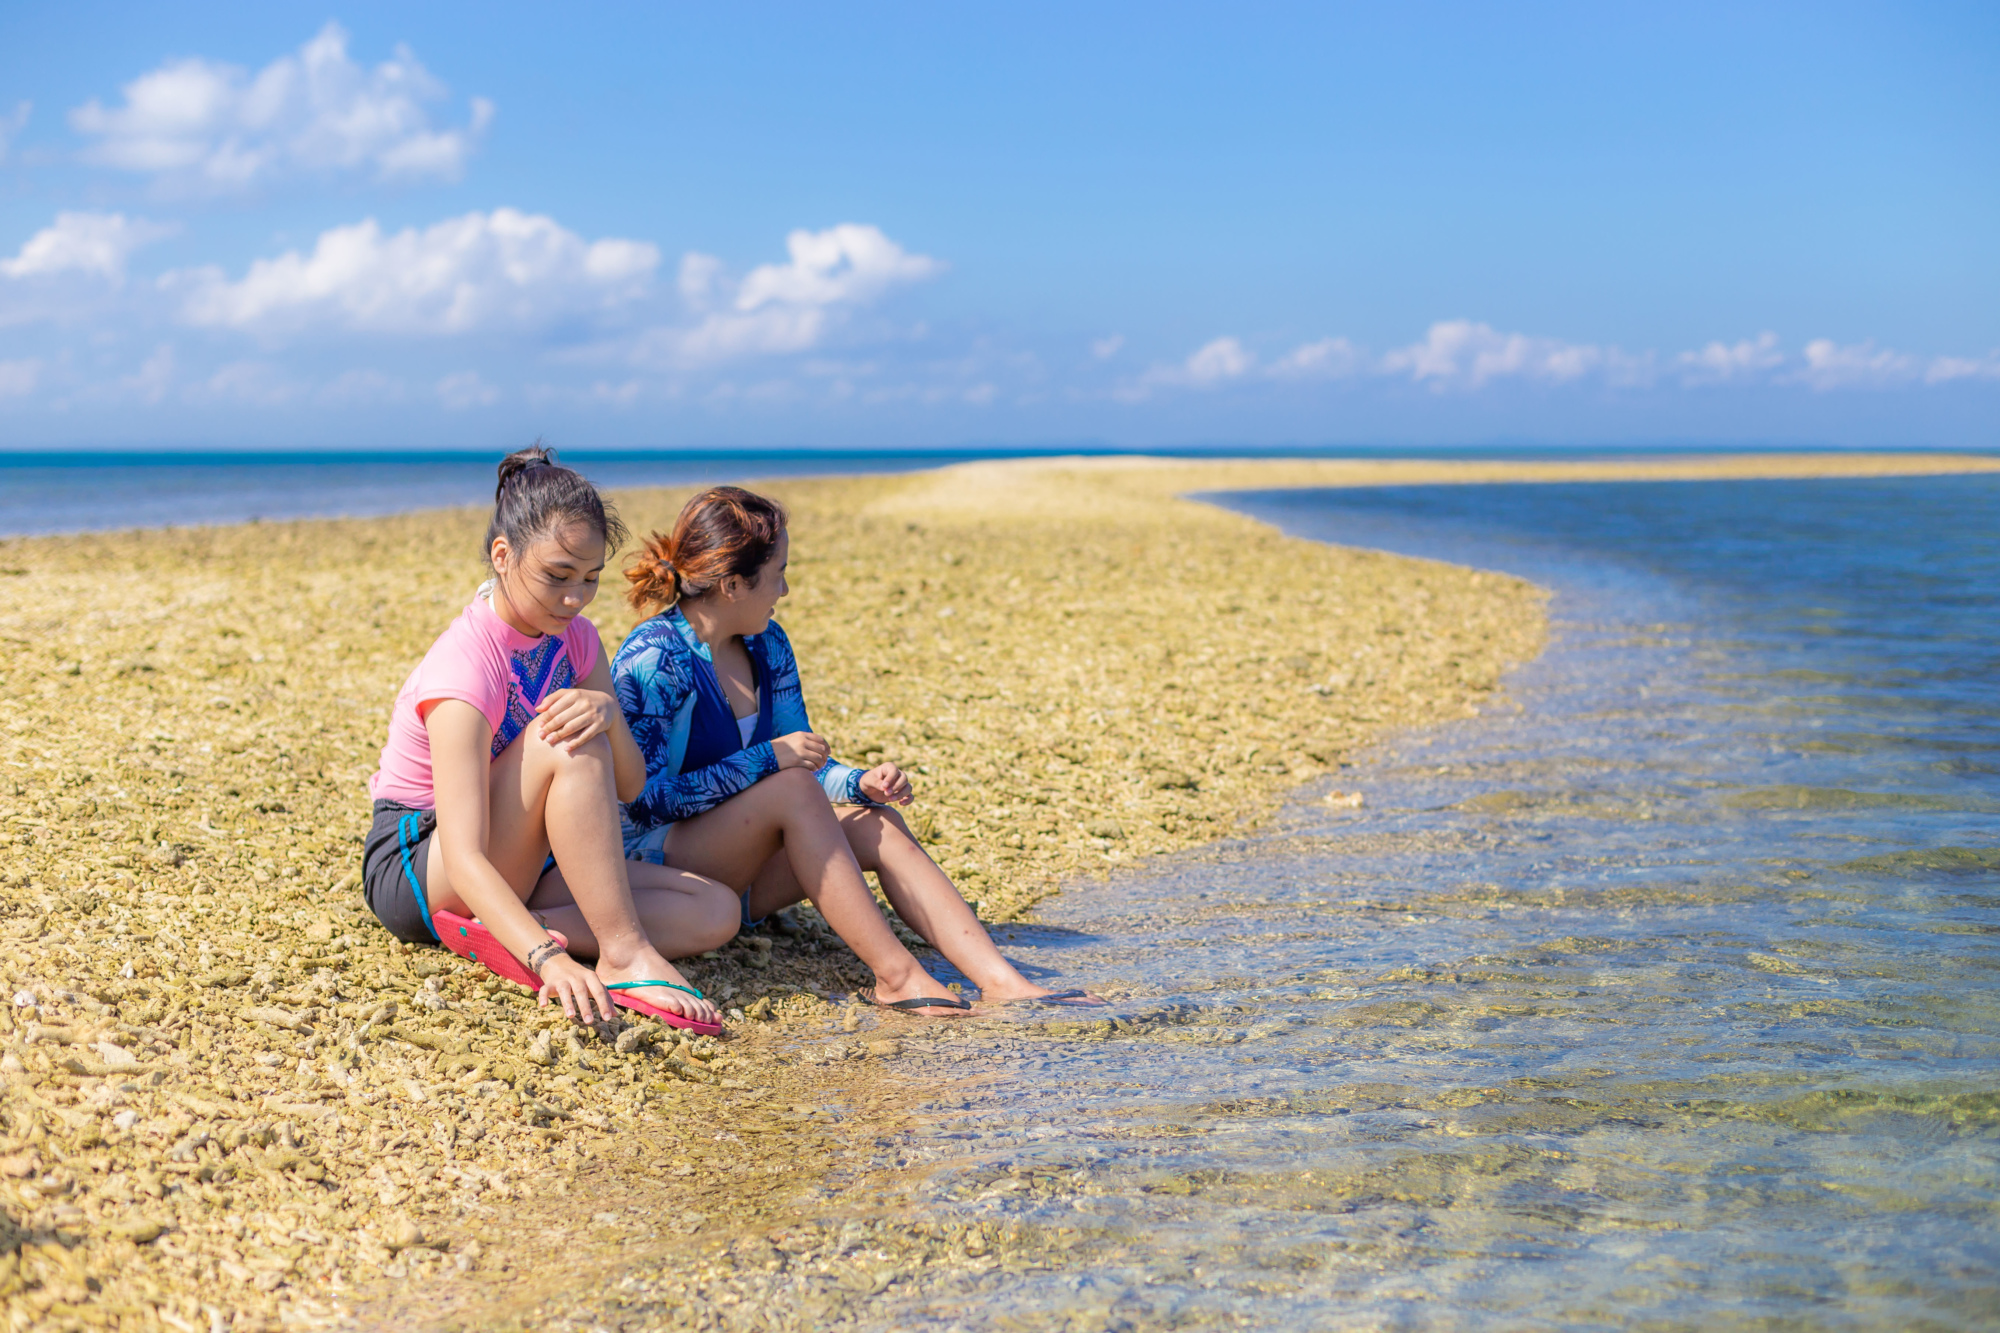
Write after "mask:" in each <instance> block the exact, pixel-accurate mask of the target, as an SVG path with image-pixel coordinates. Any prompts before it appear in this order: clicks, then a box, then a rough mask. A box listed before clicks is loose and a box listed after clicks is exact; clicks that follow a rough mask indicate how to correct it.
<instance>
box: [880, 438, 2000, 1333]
mask: <svg viewBox="0 0 2000 1333" xmlns="http://www.w3.org/2000/svg"><path fill="white" fill-rule="evenodd" d="M1222 502H1224V503H1227V504H1228V505H1230V506H1231V507H1234V508H1238V509H1241V510H1244V511H1246V512H1249V513H1252V514H1255V515H1258V516H1260V517H1263V518H1266V519H1268V520H1270V521H1272V522H1274V523H1277V524H1279V525H1281V526H1283V527H1284V528H1286V529H1287V530H1289V531H1291V532H1294V533H1297V534H1300V535H1304V536H1311V537H1318V538H1324V539H1327V540H1331V541H1337V542H1342V543H1349V544H1356V545H1364V546H1378V547H1382V548H1385V549H1389V550H1394V551H1399V552H1405V553H1410V554H1417V555H1424V556H1431V557H1435V558H1439V559H1444V560H1451V561H1456V562H1461V563H1466V564H1472V565H1478V566H1482V567H1487V568H1496V569H1502V570H1506V571H1508V572H1511V573H1515V574H1520V575H1524V576H1526V577H1528V578H1532V579H1534V580H1536V581H1538V582H1540V583H1542V584H1544V585H1546V586H1548V587H1550V588H1552V589H1554V590H1555V593H1556V597H1555V600H1554V603H1553V606H1552V616H1553V622H1554V636H1553V641H1552V643H1551V645H1550V648H1549V651H1548V652H1547V654H1546V655H1545V656H1544V657H1542V658H1541V659H1540V660H1538V661H1537V662H1535V663H1533V664H1532V665H1530V666H1528V667H1526V668H1524V669H1523V670H1521V671H1519V672H1517V673H1516V674H1515V675H1514V676H1513V677H1512V678H1510V680H1509V681H1508V683H1507V686H1506V694H1505V697H1504V699H1503V700H1500V701H1496V703H1495V705H1494V706H1493V707H1491V708H1489V709H1488V710H1487V712H1486V714H1485V715H1484V716H1482V717H1480V718H1477V719H1474V720H1472V721H1469V722H1465V723H1454V724H1452V725H1450V726H1446V727H1442V728H1440V729H1437V730H1435V731H1432V732H1427V733H1423V734H1418V735H1413V736H1405V737H1401V738H1399V739H1397V740H1396V741H1395V742H1393V743H1392V744H1390V745H1388V746H1386V747H1385V748H1384V749H1382V750H1381V751H1380V752H1378V753H1376V754H1373V755H1371V756H1368V757H1366V758H1365V759H1364V760H1363V762H1361V763H1359V764H1358V765H1356V766H1355V767H1353V768H1350V769H1348V770H1346V771H1344V772H1342V773H1341V774H1340V775H1339V776H1338V778H1337V779H1334V780H1333V781H1332V783H1331V785H1336V786H1338V787H1340V788H1343V789H1350V790H1353V789H1358V790H1360V791H1362V792H1363V793H1365V795H1366V799H1367V804H1366V807H1365V808H1364V809H1362V810H1359V811H1352V812H1349V811H1335V810H1330V809H1328V808H1327V807H1325V806H1323V805H1318V804H1316V803H1314V801H1312V800H1311V799H1310V797H1311V796H1313V795H1316V794H1317V792H1318V791H1320V790H1324V789H1325V787H1326V786H1327V785H1329V784H1328V783H1321V784H1319V786H1318V787H1316V788H1315V789H1314V791H1312V792H1308V793H1304V794H1303V796H1304V798H1305V799H1302V800H1301V802H1300V803H1299V804H1297V805H1295V806H1294V807H1293V808H1291V809H1289V810H1288V811H1287V812H1286V814H1285V815H1284V817H1283V818H1282V819H1281V820H1280V821H1279V822H1278V823H1277V825H1276V826H1275V827H1274V828H1273V829H1272V830H1271V831H1270V832H1269V833H1268V834H1266V835H1264V836H1260V837H1257V838H1254V839H1249V840H1244V841H1241V842H1235V843H1231V844H1228V845H1225V846H1223V847H1219V848H1213V849H1210V850H1208V851H1206V852H1203V853H1200V854H1195V855H1190V856H1184V857H1178V858H1173V859H1170V860H1167V861H1164V862H1161V863H1158V864H1156V865H1154V866H1152V867H1150V868H1147V869H1143V870H1140V871H1136V872H1132V873H1129V874H1126V875H1124V876H1122V877H1120V878H1118V879H1115V880H1113V881H1112V882H1111V883H1110V884H1109V885H1107V886H1101V887H1099V886H1093V887H1092V888H1091V889H1090V890H1089V891H1088V892H1075V893H1070V894H1065V895H1062V896H1061V897H1059V898H1058V899H1056V900H1054V901H1053V902H1052V903H1050V904H1048V905H1047V906H1046V908H1045V910H1044V914H1043V922H1042V924H1039V925H1036V926H1032V927H1019V928H1013V929H1011V930H1009V931H1007V932H1006V933H1005V938H1004V947H1006V949H1007V950H1008V951H1009V953H1010V954H1011V955H1012V956H1014V957H1015V958H1017V959H1018V960H1019V961H1020V962H1021V963H1022V964H1024V965H1025V966H1026V967H1028V968H1032V969H1037V970H1040V971H1042V972H1044V973H1045V974H1047V975H1049V976H1059V977H1061V978H1063V979H1064V980H1088V981H1091V982H1093V983H1095V984H1099V985H1101V986H1104V987H1108V988H1110V989H1112V990H1114V991H1116V992H1119V993H1120V994H1121V996H1122V997H1123V998H1122V999H1121V1003H1120V1007H1119V1011H1118V1012H1119V1013H1120V1014H1121V1015H1122V1017H1121V1018H1120V1020H1119V1021H1118V1022H1117V1023H1116V1024H1103V1023H1097V1022H1094V1021H1081V1020H1083V1018H1084V1016H1082V1015H1076V1014H1065V1015H1056V1016H1053V1017H1049V1018H1046V1019H1034V1020H1030V1021H1026V1022H1022V1023H1015V1024H991V1023H979V1024H977V1025H976V1026H974V1025H966V1026H965V1027H964V1028H962V1029H959V1030H955V1031H954V1030H948V1029H943V1028H942V1027H941V1028H940V1029H937V1030H926V1031H925V1033H924V1035H923V1036H922V1037H921V1038H919V1039H917V1040H914V1041H912V1042H911V1043H910V1044H911V1045H912V1046H913V1047H915V1048H919V1049H917V1050H916V1051H915V1053H914V1057H913V1058H914V1061H915V1063H914V1065H913V1068H912V1072H914V1073H917V1074H918V1075H919V1076H920V1077H939V1078H943V1077H945V1076H953V1077H954V1081H953V1082H952V1083H951V1084H950V1086H951V1089H952V1091H951V1092H950V1094H949V1096H948V1097H945V1098H941V1099H940V1100H939V1101H938V1102H937V1103H936V1104H935V1105H933V1106H932V1107H930V1108H929V1110H928V1112H927V1114H928V1116H929V1117H930V1119H929V1127H928V1128H927V1129H926V1130H925V1131H924V1132H923V1133H922V1134H920V1135H919V1136H917V1137H916V1138H915V1139H913V1140H910V1141H905V1142H896V1143H892V1144H885V1145H884V1147H883V1149H882V1158H881V1161H880V1165H882V1166H885V1167H887V1166H892V1165H895V1164H897V1163H901V1164H903V1165H904V1166H905V1167H906V1168H907V1169H908V1170H909V1171H910V1172H911V1176H910V1178H911V1179H913V1180H914V1181H916V1182H917V1183H916V1184H914V1185H913V1186H912V1189H913V1192H914V1197H911V1198H909V1199H907V1200H905V1201H902V1203H901V1204H900V1205H899V1207H905V1208H908V1209H911V1210H917V1211H920V1212H922V1213H923V1214H925V1215H928V1216H930V1217H933V1218H943V1219H947V1220H949V1219H954V1218H955V1219H960V1220H986V1221H1005V1222H1009V1223H1013V1224H1018V1225H1017V1229H1018V1230H1020V1231H1022V1233H1023V1234H1035V1235H1040V1236H1042V1237H1044V1238H1045V1239H1046V1238H1047V1237H1049V1236H1051V1235H1053V1236H1054V1237H1056V1238H1057V1241H1058V1243H1059V1246H1060V1249H1061V1253H1062V1254H1063V1255H1064V1258H1063V1260H1062V1261H1061V1262H1059V1263H1057V1264H1054V1265H1053V1266H1051V1267H1048V1268H1045V1269H1041V1270H1037V1269H1035V1268H1032V1267H1028V1268H1025V1269H1024V1268H1023V1266H1022V1265H1021V1264H1019V1263H1015V1264H1009V1265H1005V1266H1003V1267H1000V1268H996V1269H995V1270H994V1271H992V1272H988V1273H986V1274H983V1275H978V1276H973V1275H966V1274H962V1273H961V1274H959V1275H957V1276H947V1275H944V1274H942V1273H940V1274H938V1275H937V1276H934V1277H932V1278H929V1279H923V1280H912V1281H911V1282H909V1283H906V1284H903V1285H898V1286H895V1287H892V1288H890V1290H889V1291H888V1292H887V1293H885V1294H884V1295H883V1296H881V1297H879V1298H878V1304H877V1305H876V1306H874V1307H873V1309H874V1312H875V1313H876V1314H878V1315H879V1316H880V1319H879V1322H880V1325H881V1326H885V1327H898V1326H908V1327H933V1326H934V1327H949V1326H953V1325H961V1326H965V1327H973V1328H979V1327H1020V1328H1050V1327H1078V1328H1084V1327H1090V1328H1154V1327H1214V1326H1234V1327H1305V1326H1310V1327H1450V1328H1468V1327H1470V1328H1482V1327H1487V1328H1503V1327H1504V1328H1516V1327H1544V1326H1546V1327H1579V1326H1601V1325H1608V1324H1619V1325H1629V1326H1637V1327H1674V1328H1694V1327H1701V1328H1715V1327H1725V1328H1726V1327H1759V1328H1765V1327H1812V1328H1845V1327H1856V1328H1859V1327H1873V1328H1889V1327H1895V1328H1908V1327H1941V1328H1955V1327H1981V1326H1984V1327H1991V1326H1993V1325H1994V1324H1996V1323H2000V1314H1996V1312H2000V1225H1996V1224H2000V912H1996V910H1995V909H1996V907H2000V833H1996V824H1995V818H1994V816H1995V813H1996V812H2000V632H1996V621H1995V610H1996V602H2000V539H1996V537H1995V533H1994V528H1995V524H1994V522H1993V517H1994V515H1995V514H1996V513H2000V481H1997V480H1996V479H1994V478H1986V477H1982V478H1963V477H1954V478H1948V479H1942V480H1916V481H1906V480H1891V481H1865V482H1849V481H1821V482H1787V483H1764V482H1720V483H1687V484H1650V485H1649V484H1634V485H1625V484H1591V485H1521V486H1485V487H1464V488H1454V487H1426V488H1408V489H1392V490H1380V491H1338V492H1319V493H1299V492H1291V493H1273V494H1266V495H1251V496H1229V497H1224V498H1223V500H1222ZM1009 1269H1013V1270H1016V1271H1009Z"/></svg>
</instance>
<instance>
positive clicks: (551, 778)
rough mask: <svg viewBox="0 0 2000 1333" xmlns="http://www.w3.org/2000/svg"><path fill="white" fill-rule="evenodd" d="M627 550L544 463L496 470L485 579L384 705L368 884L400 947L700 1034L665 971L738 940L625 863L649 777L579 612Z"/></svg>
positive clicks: (671, 879)
mask: <svg viewBox="0 0 2000 1333" xmlns="http://www.w3.org/2000/svg"><path fill="white" fill-rule="evenodd" d="M623 538H624V529H623V526H622V525H621V524H620V523H619V521H618V518H617V516H616V515H615V514H614V513H612V512H611V511H610V510H609V509H608V508H607V506H606V505H605V503H604V500H603V498H602V497H600V496H599V495H598V493H597V491H596V489H595V488H594V487H592V486H591V484H590V483H589V482H587V481H585V480H584V479H583V478H582V477H580V476H578V475H577V474H576V473H575V472H573V471H571V470H570V469H569V468H566V467H562V466H559V465H558V464H557V463H556V462H555V459H554V457H553V455H552V454H551V453H550V452H549V451H548V450H546V449H542V448H539V447H538V448H533V449H523V450H521V451H520V452H518V453H514V454H510V455H509V456H508V457H507V458H506V459H505V460H504V461H503V462H502V463H501V464H500V484H499V486H498V488H497V490H496V491H495V495H494V511H493V522H492V524H491V526H490V527H489V528H488V530H487V537H486V545H487V557H488V561H489V563H490V565H491V568H492V571H493V578H492V579H491V581H490V582H488V583H487V584H485V585H484V586H483V587H481V589H480V590H479V593H478V595H477V596H475V597H474V598H473V600H472V603H471V605H469V606H467V607H466V609H465V610H464V611H463V612H462V613H461V614H460V615H459V617H458V619H457V620H455V621H453V622H452V624H451V626H450V628H448V629H446V630H445V632H444V633H443V634H442V635H440V636H439V637H438V640H437V642H436V643H435V644H433V645H432V647H431V650H430V651H429V652H428V653H426V654H425V655H424V660H423V661H422V662H421V663H419V664H418V666H417V669H416V670H415V671H413V672H411V673H410V678H409V680H408V681H407V682H405V683H404V685H403V688H402V690H401V692H400V693H398V694H397V696H396V704H395V709H394V711H393V713H392V714H391V716H390V722H389V742H388V744H387V745H385V746H384V747H383V749H382V763H381V768H380V769H379V770H378V771H377V772H376V774H375V776H374V777H373V778H372V779H371V780H370V782H369V791H370V794H371V795H372V796H373V797H374V799H375V820H374V826H373V828H372V829H371V830H370V833H369V836H368V841H367V846H366V849H365V851H364V853H363V859H362V882H363V890H364V892H365V893H366V895H367V899H368V905H369V907H370V908H371V909H372V910H373V911H374V913H375V915H376V917H377V918H378V919H379V920H380V921H381V922H382V924H383V925H384V926H386V927H388V928H389V930H390V932H391V933H393V934H395V935H396V936H397V937H398V938H400V939H403V940H407V941H411V942H413V943H430V942H431V941H433V940H435V941H437V942H439V943H443V944H445V945H446V946H447V947H449V948H451V949H452V950H453V951H454V952H456V953H460V954H462V955H464V956H467V957H472V958H477V959H478V960H479V961H481V962H483V963H485V964H486V965H487V966H489V967H491V968H492V969H493V970H494V971H496V972H498V973H499V974H500V975H502V976H507V977H511V978H513V979H514V980H517V981H520V982H521V983H522V984H524V985H529V986H533V987H536V988H537V989H539V991H540V993H541V997H542V1001H543V1003H547V1002H548V1000H549V999H551V998H554V999H557V1000H559V1001H560V1002H561V1004H562V1007H563V1011H564V1012H565V1013H567V1014H568V1015H569V1016H570V1017H571V1018H573V1019H576V1020H577V1021H579V1022H586V1023H587V1022H590V1021H592V1020H593V1019H594V1018H595V1017H597V1016H602V1017H605V1018H609V1017H610V1016H611V1011H612V1005H613V1003H614V1002H615V1003H618V1004H621V1005H625V1006H627V1007H629V1008H634V1009H638V1010H641V1011H644V1012H648V1013H652V1014H655V1015H656V1016H658V1017H661V1018H663V1019H665V1020H666V1021H668V1022H672V1023H675V1024H676V1025H678V1026H683V1027H696V1028H698V1029H700V1030H710V1031H712V1030H715V1025H716V1023H717V1018H716V1010H715V1006H714V1005H713V1004H711V1003H709V1001H708V1000H706V999H705V998H703V997H702V996H701V993H700V992H699V991H697V990H695V989H694V988H693V987H692V986H690V985H688V983H687V979H686V978H685V977H683V976H682V975H681V974H680V973H679V972H678V971H676V970H675V968H674V966H673V965H672V964H671V963H669V962H668V961H667V957H668V956H673V957H686V956H688V955H689V954H694V953H699V952H701V951H702V950H704V949H713V948H716V947H718V946H719V945H721V944H723V943H725V942H726V941H727V940H728V939H729V938H730V937H731V936H732V935H734V934H735V933H736V927H737V923H738V911H739V909H738V904H737V901H736V895H735V894H734V893H732V892H731V891H730V890H729V889H727V888H724V887H723V886H722V885H721V884H718V883H716V882H715V881H714V880H711V879H707V878H704V877H702V876H700V875H694V874H690V873H688V872H686V871H681V870H674V869H670V868H668V867H665V866H657V865H646V864H640V863H635V862H628V861H627V860H626V859H625V849H624V845H623V840H622V838H621V836H620V829H619V809H618V803H619V801H620V800H621V799H630V798H631V797H633V796H636V795H638V794H639V791H640V789H641V788H642V787H643V786H644V785H645V781H646V766H645V761H644V759H643V758H642V757H641V756H640V754H639V749H638V747H637V746H636V745H635V744H634V743H633V740H632V734H631V732H630V731H629V730H627V728H626V725H625V719H624V716H623V715H622V713H621V712H620V710H619V707H618V703H617V701H616V699H615V698H614V697H613V695H612V691H611V673H610V667H609V664H608V663H607V662H606V661H605V659H604V654H603V651H602V649H601V647H600V646H599V643H598V638H597V630H596V629H595V628H594V627H593V626H592V625H591V623H590V622H589V621H588V620H586V619H585V618H584V617H583V614H582V612H583V609H584V608H585V607H586V606H588V605H589V604H590V601H591V599H592V598H593V597H595V596H596V595H597V585H598V578H599V576H600V575H601V574H602V572H603V569H604V562H605V557H606V555H607V554H608V553H609V551H610V550H611V549H612V548H613V547H615V546H616V545H617V543H618V542H619V541H621V540H623ZM571 950H574V951H575V953H576V954H578V955H580V956H581V957H584V958H591V957H594V958H595V959H596V967H595V969H592V968H590V967H587V966H585V965H584V964H583V963H582V962H580V961H578V960H577V958H573V957H571V954H570V951H571Z"/></svg>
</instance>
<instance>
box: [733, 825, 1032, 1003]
mask: <svg viewBox="0 0 2000 1333" xmlns="http://www.w3.org/2000/svg"><path fill="white" fill-rule="evenodd" d="M839 816H840V826H841V829H842V831H843V832H845V833H846V834H847V843H848V846H849V847H850V848H852V849H853V852H854V858H855V860H856V862H857V863H858V864H859V865H860V866H861V868H862V869H864V870H872V871H874V872H875V875H876V878H878V879H880V880H881V881H882V892H883V894H884V895H885V896H887V898H888V899H889V905H890V906H892V907H894V908H895V909H896V915H897V916H900V917H901V918H903V922H904V924H906V925H908V926H909V928H910V929H911V930H914V931H916V932H917V934H919V935H921V936H923V937H924V938H925V939H926V940H929V941H930V942H931V944H932V945H933V946H934V947H935V948H936V949H937V951H938V952H939V953H941V954H943V955H944V956H945V957H946V958H948V959H950V960H951V963H952V966H954V967H956V968H957V969H958V970H959V971H961V972H963V973H965V975H966V976H967V977H969V978H971V980H972V983H973V984H974V985H975V986H977V987H979V994H980V998H981V999H987V1000H1028V999H1033V998H1035V997H1036V996H1039V995H1048V994H1052V992H1051V991H1050V990H1049V989H1048V988H1047V987H1046V986H1037V985H1036V984H1035V983H1034V982H1032V981H1029V980H1028V979H1027V978H1026V977H1024V976H1022V975H1021V974H1020V973H1019V972H1017V971H1015V970H1014V965H1013V964H1012V963H1010V962H1008V961H1007V960H1006V959H1005V958H1004V957H1002V956H1001V954H1000V951H999V950H998V949H996V948H995V947H994V946H993V938H992V936H990V935H988V934H987V933H986V928H985V927H984V926H982V925H980V924H979V918H978V917H977V916H976V915H974V913H973V911H972V908H971V907H969V906H967V905H966V901H965V899H964V898H963V897H962V896H960V894H959V892H958V890H957V888H955V887H954V886H953V885H952V882H951V879H950V878H949V877H948V876H947V875H946V874H945V873H944V871H943V870H941V869H940V868H939V867H938V863H937V862H935V861H933V860H931V858H930V855H929V853H927V852H925V851H924V849H923V845H922V844H921V843H919V842H918V841H917V840H916V837H915V836H914V835H913V834H912V833H911V832H910V828H909V825H907V824H905V823H904V822H903V817H902V816H901V815H900V814H898V813H897V812H896V811H894V810H891V809H888V808H886V807H882V806H859V805H850V806H842V807H841V808H840V811H839ZM790 870H791V868H790V867H789V866H788V865H786V864H785V862H784V859H783V858H781V857H779V858H773V859H772V860H771V861H770V862H768V863H767V864H766V865H765V867H764V870H763V872H762V873H761V874H759V875H758V876H757V883H756V885H755V886H754V887H753V888H752V889H751V890H750V915H751V916H753V917H758V916H765V915H768V914H769V913H771V912H775V911H777V910H778V909H779V908H781V907H788V906H790V905H791V904H793V903H795V902H798V901H799V900H800V899H801V898H803V897H805V896H806V894H805V893H804V891H803V890H802V889H801V888H800V887H799V885H798V882H797V881H796V880H795V879H794V878H793V877H792V875H791V873H790Z"/></svg>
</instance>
